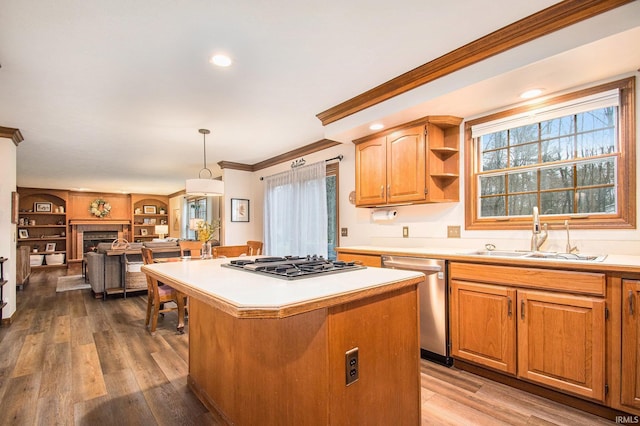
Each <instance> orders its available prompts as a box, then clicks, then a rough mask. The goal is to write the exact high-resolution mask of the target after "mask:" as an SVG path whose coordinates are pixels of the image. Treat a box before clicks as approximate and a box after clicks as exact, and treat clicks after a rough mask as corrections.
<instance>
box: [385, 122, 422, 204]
mask: <svg viewBox="0 0 640 426" xmlns="http://www.w3.org/2000/svg"><path fill="white" fill-rule="evenodd" d="M424 145H425V139H424V126H417V127H414V128H411V129H407V130H399V131H397V132H394V133H392V134H391V135H389V136H387V203H390V204H395V203H406V202H409V201H422V200H424V199H425V192H426V191H425V186H424V183H425V156H424V152H425V151H424Z"/></svg>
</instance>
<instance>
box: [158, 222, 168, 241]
mask: <svg viewBox="0 0 640 426" xmlns="http://www.w3.org/2000/svg"><path fill="white" fill-rule="evenodd" d="M155 233H156V234H158V237H160V239H163V238H164V236H165V235H166V234H168V233H169V225H156V228H155Z"/></svg>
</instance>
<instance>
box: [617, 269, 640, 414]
mask: <svg viewBox="0 0 640 426" xmlns="http://www.w3.org/2000/svg"><path fill="white" fill-rule="evenodd" d="M622 282H623V285H622V383H621V384H622V392H621V395H622V400H621V402H622V404H623V405H625V406H628V407H633V408H635V409H637V410H640V314H639V313H638V303H639V302H640V281H638V280H623V281H622Z"/></svg>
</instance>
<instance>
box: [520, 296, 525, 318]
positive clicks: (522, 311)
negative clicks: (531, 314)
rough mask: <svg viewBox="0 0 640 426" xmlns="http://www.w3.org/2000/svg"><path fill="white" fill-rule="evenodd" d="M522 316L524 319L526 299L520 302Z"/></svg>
mask: <svg viewBox="0 0 640 426" xmlns="http://www.w3.org/2000/svg"><path fill="white" fill-rule="evenodd" d="M520 318H521V319H524V300H522V301H521V302H520Z"/></svg>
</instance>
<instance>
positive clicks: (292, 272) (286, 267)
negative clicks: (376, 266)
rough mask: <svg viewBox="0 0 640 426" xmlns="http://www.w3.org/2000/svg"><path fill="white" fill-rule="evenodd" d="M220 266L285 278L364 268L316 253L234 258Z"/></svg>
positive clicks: (295, 278)
mask: <svg viewBox="0 0 640 426" xmlns="http://www.w3.org/2000/svg"><path fill="white" fill-rule="evenodd" d="M222 266H223V267H225V268H233V269H239V270H242V271H248V272H254V273H257V274H262V275H268V276H273V277H276V278H282V279H286V280H297V279H300V278H310V277H317V276H319V275H324V274H335V273H338V272H347V271H354V270H358V269H365V267H364V266H362V265H357V264H356V263H355V262H343V261H340V260H333V261H332V260H328V259H325V258H324V257H322V256H316V255H313V256H306V257H300V256H285V257H261V258H258V259H236V260H232V261H230V262H229V263H224V264H222Z"/></svg>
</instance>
